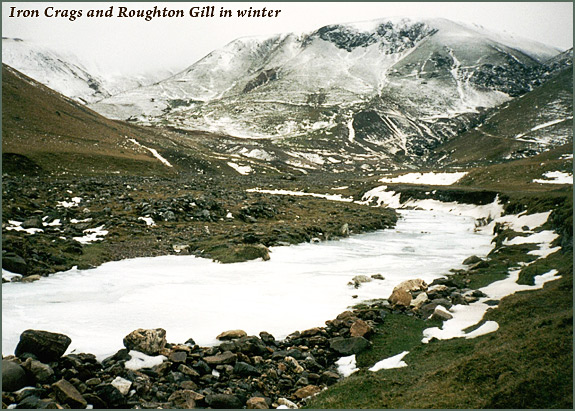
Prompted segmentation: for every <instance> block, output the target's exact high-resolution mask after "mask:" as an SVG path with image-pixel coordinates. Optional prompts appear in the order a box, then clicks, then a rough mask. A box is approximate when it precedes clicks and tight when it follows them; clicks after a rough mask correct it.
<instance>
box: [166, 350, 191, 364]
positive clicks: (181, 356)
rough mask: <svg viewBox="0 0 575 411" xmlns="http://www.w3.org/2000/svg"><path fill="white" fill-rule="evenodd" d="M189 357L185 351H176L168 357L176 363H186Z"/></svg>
mask: <svg viewBox="0 0 575 411" xmlns="http://www.w3.org/2000/svg"><path fill="white" fill-rule="evenodd" d="M187 358H188V354H187V353H186V352H184V351H174V352H173V353H171V354H170V356H169V357H168V359H169V360H170V361H172V362H175V363H184V362H186V359H187Z"/></svg>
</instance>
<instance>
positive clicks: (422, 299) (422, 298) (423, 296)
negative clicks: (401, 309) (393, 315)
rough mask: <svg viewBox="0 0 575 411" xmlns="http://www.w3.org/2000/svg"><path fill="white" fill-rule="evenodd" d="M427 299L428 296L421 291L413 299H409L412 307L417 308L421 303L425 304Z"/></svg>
mask: <svg viewBox="0 0 575 411" xmlns="http://www.w3.org/2000/svg"><path fill="white" fill-rule="evenodd" d="M427 301H429V297H428V296H427V293H425V292H423V293H419V294H418V295H417V297H415V298H414V299H413V300H411V303H410V305H411V306H412V307H414V308H419V307H421V306H422V305H423V304H425V303H426V302H427Z"/></svg>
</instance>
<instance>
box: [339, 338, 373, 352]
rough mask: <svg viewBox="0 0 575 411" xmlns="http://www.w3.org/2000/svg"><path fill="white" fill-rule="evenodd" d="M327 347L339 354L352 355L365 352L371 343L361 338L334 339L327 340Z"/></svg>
mask: <svg viewBox="0 0 575 411" xmlns="http://www.w3.org/2000/svg"><path fill="white" fill-rule="evenodd" d="M329 346H330V348H331V349H332V350H334V351H336V352H338V353H339V354H342V355H352V354H359V353H361V352H363V351H365V350H367V349H368V348H369V347H370V346H371V343H370V342H369V341H368V340H366V339H365V338H363V337H351V338H344V337H336V338H332V339H331V340H329Z"/></svg>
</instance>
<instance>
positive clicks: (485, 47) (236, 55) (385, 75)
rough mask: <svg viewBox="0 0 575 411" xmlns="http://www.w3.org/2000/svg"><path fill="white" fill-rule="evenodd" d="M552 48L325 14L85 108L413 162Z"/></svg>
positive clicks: (541, 73)
mask: <svg viewBox="0 0 575 411" xmlns="http://www.w3.org/2000/svg"><path fill="white" fill-rule="evenodd" d="M557 54H558V51H557V50H555V49H552V48H549V47H546V46H543V45H541V44H537V43H534V42H530V41H523V40H518V39H513V38H505V39H504V38H502V37H501V36H497V35H494V34H490V33H487V32H486V31H485V30H483V29H480V28H478V27H472V26H465V25H461V24H458V23H453V22H451V21H448V20H444V19H431V20H422V21H414V20H409V19H393V20H377V21H373V22H369V23H361V24H349V25H333V26H326V27H322V28H320V29H319V30H317V31H315V32H312V33H307V34H293V33H292V34H282V35H277V36H273V37H269V38H247V39H238V40H236V41H234V42H232V43H230V44H228V45H227V46H225V47H224V48H223V49H220V50H216V51H214V52H212V53H211V54H209V55H208V56H206V57H205V58H204V59H202V60H200V61H199V62H197V63H196V64H194V65H192V66H191V67H189V68H188V69H187V70H185V71H183V72H181V73H179V74H177V75H176V76H173V77H171V78H170V79H167V80H165V81H162V82H160V83H158V84H156V85H153V86H149V87H144V88H139V89H136V90H132V91H130V92H127V93H122V94H120V95H116V96H113V97H111V98H108V99H105V100H103V101H100V102H98V103H96V104H94V105H93V106H92V107H93V108H94V109H95V110H96V111H98V112H100V113H102V114H103V115H105V116H107V117H110V118H121V119H132V120H136V121H139V122H142V123H145V124H164V125H170V126H173V127H177V128H183V129H196V130H205V131H210V132H218V133H222V134H229V135H231V136H236V137H247V138H260V139H262V138H271V139H273V140H274V141H275V143H274V144H275V145H277V146H280V147H282V148H284V150H285V151H286V152H288V151H287V148H289V149H291V150H293V151H295V152H297V153H300V154H304V155H305V154H310V153H313V154H316V155H319V156H320V157H321V159H320V160H319V161H321V162H323V163H326V162H328V161H327V159H328V158H329V157H332V158H335V156H338V155H339V156H344V157H347V156H349V155H351V156H352V157H354V156H355V157H354V159H355V160H359V159H362V160H365V159H367V160H368V163H369V162H370V161H371V162H372V163H373V164H383V165H385V166H389V167H393V165H394V164H395V163H404V162H407V163H417V162H419V161H420V159H421V157H422V156H425V155H426V154H427V153H428V152H429V150H430V149H432V148H433V147H434V146H436V145H437V144H439V143H440V142H443V141H446V140H448V139H450V138H451V137H453V136H454V135H456V134H458V133H459V132H460V131H462V130H465V129H467V128H469V127H470V125H472V124H473V123H474V121H475V119H476V117H477V114H478V113H480V112H482V111H484V110H485V108H489V107H494V106H497V105H499V104H502V103H504V102H506V101H509V100H510V99H511V98H512V97H515V96H518V95H521V94H523V93H525V92H527V91H529V90H531V89H532V88H533V87H534V86H536V85H538V84H540V83H541V82H542V81H543V80H544V79H545V77H546V73H547V72H548V71H549V70H548V67H546V66H545V65H544V64H543V63H544V62H545V61H547V60H548V59H549V58H552V57H554V56H556V55H557ZM322 150H323V151H322ZM300 157H301V155H300ZM368 166H369V165H368Z"/></svg>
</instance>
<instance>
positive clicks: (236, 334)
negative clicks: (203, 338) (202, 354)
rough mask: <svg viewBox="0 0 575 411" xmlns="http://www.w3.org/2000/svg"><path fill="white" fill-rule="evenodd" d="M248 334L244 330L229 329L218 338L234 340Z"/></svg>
mask: <svg viewBox="0 0 575 411" xmlns="http://www.w3.org/2000/svg"><path fill="white" fill-rule="evenodd" d="M247 335H248V334H247V333H246V332H245V331H244V330H229V331H224V332H223V333H221V334H220V335H218V336H217V337H216V338H217V339H218V340H220V341H226V340H233V339H234V338H241V337H246V336H247Z"/></svg>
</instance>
